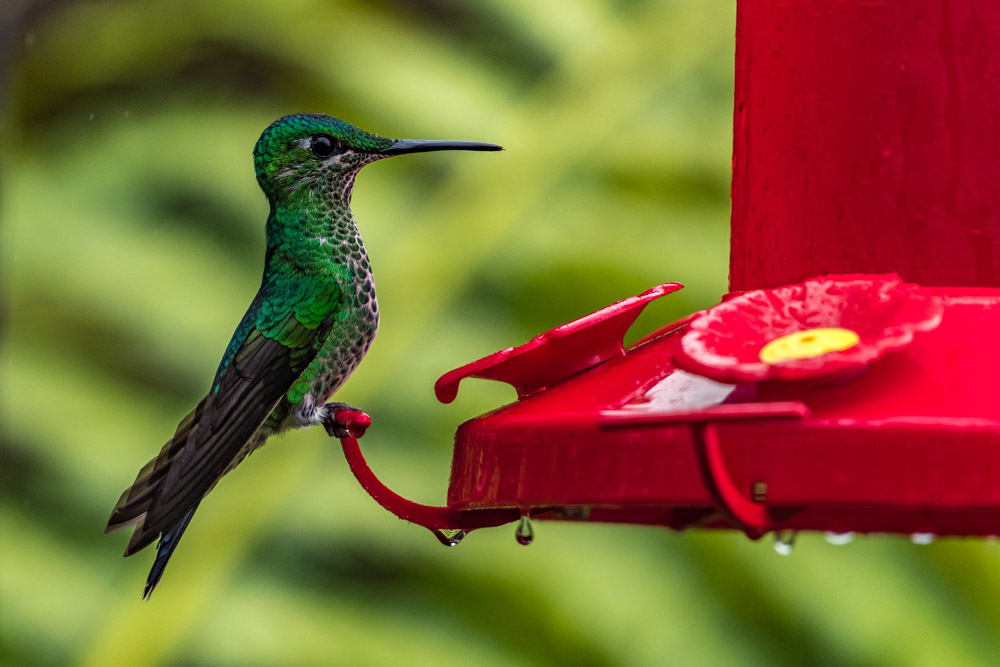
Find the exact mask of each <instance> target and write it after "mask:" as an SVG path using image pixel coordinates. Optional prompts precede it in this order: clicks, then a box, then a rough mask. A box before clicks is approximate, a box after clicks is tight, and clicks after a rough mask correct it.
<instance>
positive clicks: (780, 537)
mask: <svg viewBox="0 0 1000 667" xmlns="http://www.w3.org/2000/svg"><path fill="white" fill-rule="evenodd" d="M796 534H797V533H796V531H794V530H776V531H774V552H775V553H776V554H778V555H779V556H787V555H789V554H790V553H792V547H793V546H795V535H796Z"/></svg>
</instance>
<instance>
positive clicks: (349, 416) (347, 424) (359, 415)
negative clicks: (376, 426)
mask: <svg viewBox="0 0 1000 667" xmlns="http://www.w3.org/2000/svg"><path fill="white" fill-rule="evenodd" d="M323 407H325V408H326V414H327V416H326V418H325V419H324V420H323V427H324V428H326V432H327V433H328V434H329V435H330V437H332V438H340V439H341V440H343V439H344V438H360V437H361V436H363V435H364V434H365V431H367V430H368V427H369V426H371V423H372V418H371V417H369V416H368V415H366V414H365V413H364V412H362V411H361V410H359V409H358V408H356V407H354V406H353V405H348V404H347V403H334V402H331V403H327V404H326V405H324V406H323Z"/></svg>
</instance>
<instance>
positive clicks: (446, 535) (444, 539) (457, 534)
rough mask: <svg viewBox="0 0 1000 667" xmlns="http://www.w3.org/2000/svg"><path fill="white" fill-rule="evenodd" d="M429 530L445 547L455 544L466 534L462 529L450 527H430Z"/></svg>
mask: <svg viewBox="0 0 1000 667" xmlns="http://www.w3.org/2000/svg"><path fill="white" fill-rule="evenodd" d="M431 532H432V533H434V537H436V538H438V542H440V543H441V544H443V545H445V546H446V547H453V546H455V545H456V544H458V543H459V542H461V541H462V540H463V539H464V538H465V536H466V535H467V533H466V532H465V531H464V530H460V529H451V528H431Z"/></svg>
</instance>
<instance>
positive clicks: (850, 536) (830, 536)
mask: <svg viewBox="0 0 1000 667" xmlns="http://www.w3.org/2000/svg"><path fill="white" fill-rule="evenodd" d="M855 535H856V533H855V532H854V531H853V530H849V531H847V532H846V533H835V532H833V531H830V530H828V531H826V532H825V533H823V539H824V540H826V541H827V543H828V544H832V545H834V546H837V547H839V546H843V545H845V544H850V543H851V542H853V541H854V538H855Z"/></svg>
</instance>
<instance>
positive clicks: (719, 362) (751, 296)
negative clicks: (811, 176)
mask: <svg viewBox="0 0 1000 667" xmlns="http://www.w3.org/2000/svg"><path fill="white" fill-rule="evenodd" d="M942 310H943V309H942V305H941V302H940V300H938V299H937V298H935V297H934V296H931V295H930V294H928V293H927V291H926V290H925V289H923V288H922V287H920V286H919V285H914V284H910V283H904V282H903V281H902V280H901V279H900V278H899V276H897V275H895V274H886V275H869V274H847V275H831V276H819V277H816V278H810V279H809V280H806V281H804V282H801V283H798V284H794V285H785V286H782V287H776V288H773V289H760V290H752V291H748V292H743V293H741V294H738V295H736V296H733V297H732V298H730V299H728V300H726V301H723V302H722V303H720V304H719V305H717V306H715V307H713V308H710V309H708V310H706V311H703V312H701V313H700V314H698V315H697V316H696V317H695V319H694V320H693V321H692V322H691V324H690V326H689V328H688V331H687V333H685V334H684V336H682V337H681V338H680V340H679V344H678V346H677V349H676V350H675V353H674V362H675V363H676V365H677V366H679V367H680V368H683V369H684V370H687V371H690V372H692V373H697V374H699V375H702V376H704V377H707V378H710V379H712V380H715V381H717V382H725V383H729V384H738V383H742V382H762V381H767V380H785V381H788V380H792V381H794V380H819V379H827V380H829V379H834V378H838V377H844V376H847V375H852V374H856V373H858V372H859V371H861V370H863V369H864V368H866V367H867V366H868V365H869V364H871V363H872V362H873V361H875V360H876V359H878V358H880V357H882V356H883V355H884V354H886V353H887V352H891V351H893V350H898V349H900V348H902V347H904V346H906V345H908V344H909V343H910V342H911V341H912V340H913V335H914V333H915V332H918V331H930V330H932V329H934V328H936V327H937V326H938V324H940V323H941V314H942Z"/></svg>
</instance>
